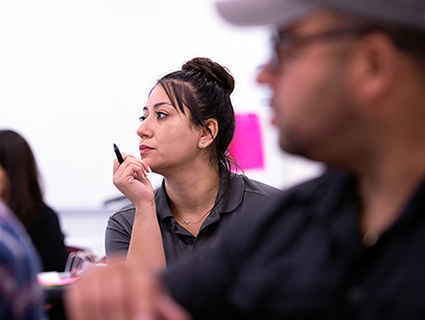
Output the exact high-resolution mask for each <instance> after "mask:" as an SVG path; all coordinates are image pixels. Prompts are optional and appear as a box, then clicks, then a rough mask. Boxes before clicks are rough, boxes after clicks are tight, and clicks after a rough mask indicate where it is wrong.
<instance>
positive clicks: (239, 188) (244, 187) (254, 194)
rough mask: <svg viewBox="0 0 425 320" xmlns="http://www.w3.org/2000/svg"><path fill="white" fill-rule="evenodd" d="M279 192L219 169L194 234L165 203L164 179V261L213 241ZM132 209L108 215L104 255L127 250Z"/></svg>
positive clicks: (159, 193)
mask: <svg viewBox="0 0 425 320" xmlns="http://www.w3.org/2000/svg"><path fill="white" fill-rule="evenodd" d="M281 194H282V191H281V190H279V189H277V188H274V187H271V186H269V185H266V184H264V183H261V182H258V181H255V180H252V179H249V178H247V177H246V176H245V175H241V174H234V173H231V178H230V179H229V178H228V175H227V172H226V171H225V170H221V175H220V188H219V191H218V194H217V198H216V201H215V205H214V207H213V209H212V210H211V213H210V214H209V216H208V217H207V218H206V219H205V221H204V222H203V224H202V226H201V228H200V230H199V233H198V236H197V237H195V236H193V235H192V234H191V233H190V232H189V231H187V230H186V229H185V228H183V227H182V226H180V225H179V224H178V223H177V221H176V220H175V219H174V217H173V214H172V213H171V211H170V208H169V206H168V200H167V193H166V191H165V184H164V181H163V183H162V186H161V187H159V188H158V189H156V190H155V202H156V211H157V215H158V223H159V226H160V229H161V233H162V239H163V245H164V251H165V256H166V260H167V264H169V263H170V262H173V261H175V260H176V259H177V258H180V257H182V256H184V255H186V254H188V253H190V252H192V251H193V250H196V249H197V248H199V247H201V246H202V245H203V244H204V243H206V242H207V241H208V242H209V241H214V239H215V238H216V237H217V236H218V235H219V234H220V232H222V231H221V230H223V229H224V228H225V227H226V225H227V224H228V222H230V221H231V220H235V219H244V217H245V214H246V213H247V212H249V211H251V209H252V208H253V207H254V204H255V205H258V204H259V203H260V204H261V203H264V205H265V204H267V203H268V202H270V200H271V198H276V197H279V196H280V195H281ZM135 211H136V209H135V208H134V206H133V205H132V204H130V205H128V206H126V207H124V208H122V209H121V210H119V211H118V212H116V213H114V214H113V215H112V216H111V217H109V220H108V225H107V228H106V236H105V250H106V255H107V257H110V256H111V254H116V253H126V252H127V251H128V247H129V244H130V238H131V231H132V227H133V222H134V215H135Z"/></svg>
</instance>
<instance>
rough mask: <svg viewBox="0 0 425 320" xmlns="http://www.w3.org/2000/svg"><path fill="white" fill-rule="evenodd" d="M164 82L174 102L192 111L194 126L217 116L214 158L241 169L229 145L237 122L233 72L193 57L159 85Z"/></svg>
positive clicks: (164, 78) (181, 109)
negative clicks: (229, 150) (232, 100)
mask: <svg viewBox="0 0 425 320" xmlns="http://www.w3.org/2000/svg"><path fill="white" fill-rule="evenodd" d="M157 85H161V86H162V87H163V88H164V90H165V92H166V94H167V95H168V97H169V99H170V101H172V102H174V103H175V104H176V107H177V106H178V108H179V109H180V111H181V112H183V113H184V105H185V106H186V107H187V108H188V109H189V110H190V112H191V115H192V118H191V123H192V124H193V125H200V126H203V127H206V124H205V121H206V120H208V119H211V118H213V119H216V120H217V123H218V134H217V136H216V137H214V143H213V144H212V148H213V151H212V152H211V161H212V163H213V164H214V165H215V164H219V163H221V164H223V165H224V166H225V167H226V168H227V169H228V172H230V171H231V169H232V167H233V168H238V166H237V164H236V161H235V159H234V158H233V157H232V156H231V155H230V154H229V152H228V148H229V145H230V143H231V142H232V139H233V135H234V133H235V128H236V121H235V113H234V110H233V106H232V102H231V101H230V94H231V93H232V92H233V89H234V87H235V80H234V78H233V76H232V75H231V74H230V73H229V71H228V70H227V69H226V68H225V67H223V66H221V65H220V64H218V63H216V62H214V61H212V60H211V59H209V58H201V57H197V58H193V59H192V60H190V61H188V62H186V63H185V64H183V66H182V69H181V70H178V71H174V72H171V73H169V74H167V75H165V76H164V77H162V78H161V79H159V80H158V81H157V83H156V85H155V87H156V86H157Z"/></svg>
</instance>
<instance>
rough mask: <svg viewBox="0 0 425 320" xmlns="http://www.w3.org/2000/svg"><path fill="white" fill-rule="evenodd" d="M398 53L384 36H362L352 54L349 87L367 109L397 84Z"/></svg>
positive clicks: (388, 38)
mask: <svg viewBox="0 0 425 320" xmlns="http://www.w3.org/2000/svg"><path fill="white" fill-rule="evenodd" d="M397 55H399V52H398V49H397V48H396V46H395V45H394V43H393V40H392V39H391V38H390V37H389V36H387V35H385V34H383V33H373V34H370V35H368V36H365V38H364V39H362V42H361V43H360V44H359V46H358V47H356V48H355V49H354V52H353V53H352V56H351V58H352V60H351V62H352V64H351V67H350V72H349V73H348V77H349V78H348V83H349V85H350V86H351V89H352V92H353V93H354V95H355V97H354V98H355V99H360V101H362V102H363V103H365V105H370V104H371V103H373V102H374V101H376V99H379V97H381V96H383V95H387V94H388V92H389V91H390V90H392V88H393V85H394V84H396V83H397V70H398V60H399V59H398V58H397Z"/></svg>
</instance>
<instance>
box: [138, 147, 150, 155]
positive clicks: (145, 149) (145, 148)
mask: <svg viewBox="0 0 425 320" xmlns="http://www.w3.org/2000/svg"><path fill="white" fill-rule="evenodd" d="M139 150H140V154H141V155H142V154H145V153H147V152H149V151H151V150H153V148H151V147H149V146H146V145H141V146H139Z"/></svg>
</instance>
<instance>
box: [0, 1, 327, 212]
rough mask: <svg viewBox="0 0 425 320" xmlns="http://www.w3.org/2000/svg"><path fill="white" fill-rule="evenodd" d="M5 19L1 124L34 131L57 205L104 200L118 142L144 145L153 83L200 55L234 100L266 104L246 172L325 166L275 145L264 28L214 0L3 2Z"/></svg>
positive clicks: (292, 175) (1, 23)
mask: <svg viewBox="0 0 425 320" xmlns="http://www.w3.org/2000/svg"><path fill="white" fill-rule="evenodd" d="M0 30H1V31H0V43H1V53H0V108H1V109H0V110H1V113H0V128H10V129H14V130H17V131H18V132H20V133H21V134H22V135H24V137H25V138H26V139H27V140H28V141H29V143H30V145H31V147H32V149H33V150H34V153H35V155H36V158H37V161H38V164H39V167H40V171H41V174H42V176H43V178H44V181H45V194H46V200H47V202H48V203H49V204H50V205H52V206H53V207H55V208H98V207H101V206H102V203H103V201H105V200H106V199H108V198H111V197H115V196H119V195H120V193H119V192H118V191H117V190H116V189H115V188H114V186H113V185H112V182H111V171H112V161H113V158H114V153H113V150H112V143H114V142H115V143H117V144H118V146H119V147H120V149H121V150H122V151H124V152H127V153H133V154H135V155H137V154H138V149H137V148H138V137H137V135H136V134H135V131H136V128H137V126H138V117H139V116H140V114H141V107H142V106H143V105H144V103H145V102H146V98H147V93H148V91H149V90H150V89H151V87H152V85H153V84H154V83H155V81H156V80H157V78H159V77H160V76H162V75H164V74H165V73H167V72H170V71H174V70H177V69H179V68H180V67H181V65H182V63H183V62H185V61H187V60H189V59H191V58H193V57H195V56H207V57H210V58H212V59H213V60H216V61H217V62H220V63H221V64H223V65H225V66H227V67H228V68H229V69H230V70H231V71H232V73H233V75H234V76H235V78H236V90H235V92H234V95H233V102H234V105H235V108H236V110H237V111H238V112H243V111H255V112H257V113H258V114H259V115H260V118H261V121H262V124H263V128H264V137H265V151H266V169H265V170H264V171H248V172H246V173H247V174H248V176H251V177H253V178H256V179H258V180H262V181H264V182H266V183H269V184H272V185H275V186H277V187H287V186H289V185H292V184H294V183H296V182H298V181H300V180H304V179H306V178H308V177H310V176H313V175H316V174H317V173H318V172H319V170H320V166H319V165H317V164H313V163H310V162H307V161H304V160H299V159H296V158H293V157H289V156H287V155H284V154H282V153H281V152H280V151H279V149H278V148H277V142H276V132H275V130H274V129H273V128H271V127H270V125H269V116H270V115H269V109H268V108H267V107H264V105H266V101H267V91H266V90H265V89H261V88H259V87H257V86H256V84H255V80H254V78H255V72H256V68H257V67H258V66H259V65H260V64H261V63H263V62H264V61H265V60H266V58H267V56H268V38H269V36H268V32H267V31H266V30H263V29H239V28H235V27H233V26H229V25H227V24H225V23H224V22H223V21H222V20H221V19H220V18H219V17H218V16H217V14H216V12H215V10H214V8H213V1H211V0H155V1H149V0H72V1H69V0H36V1H34V0H13V1H2V2H1V4H0ZM152 179H153V181H154V183H157V181H159V179H158V177H155V176H154V177H152Z"/></svg>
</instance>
